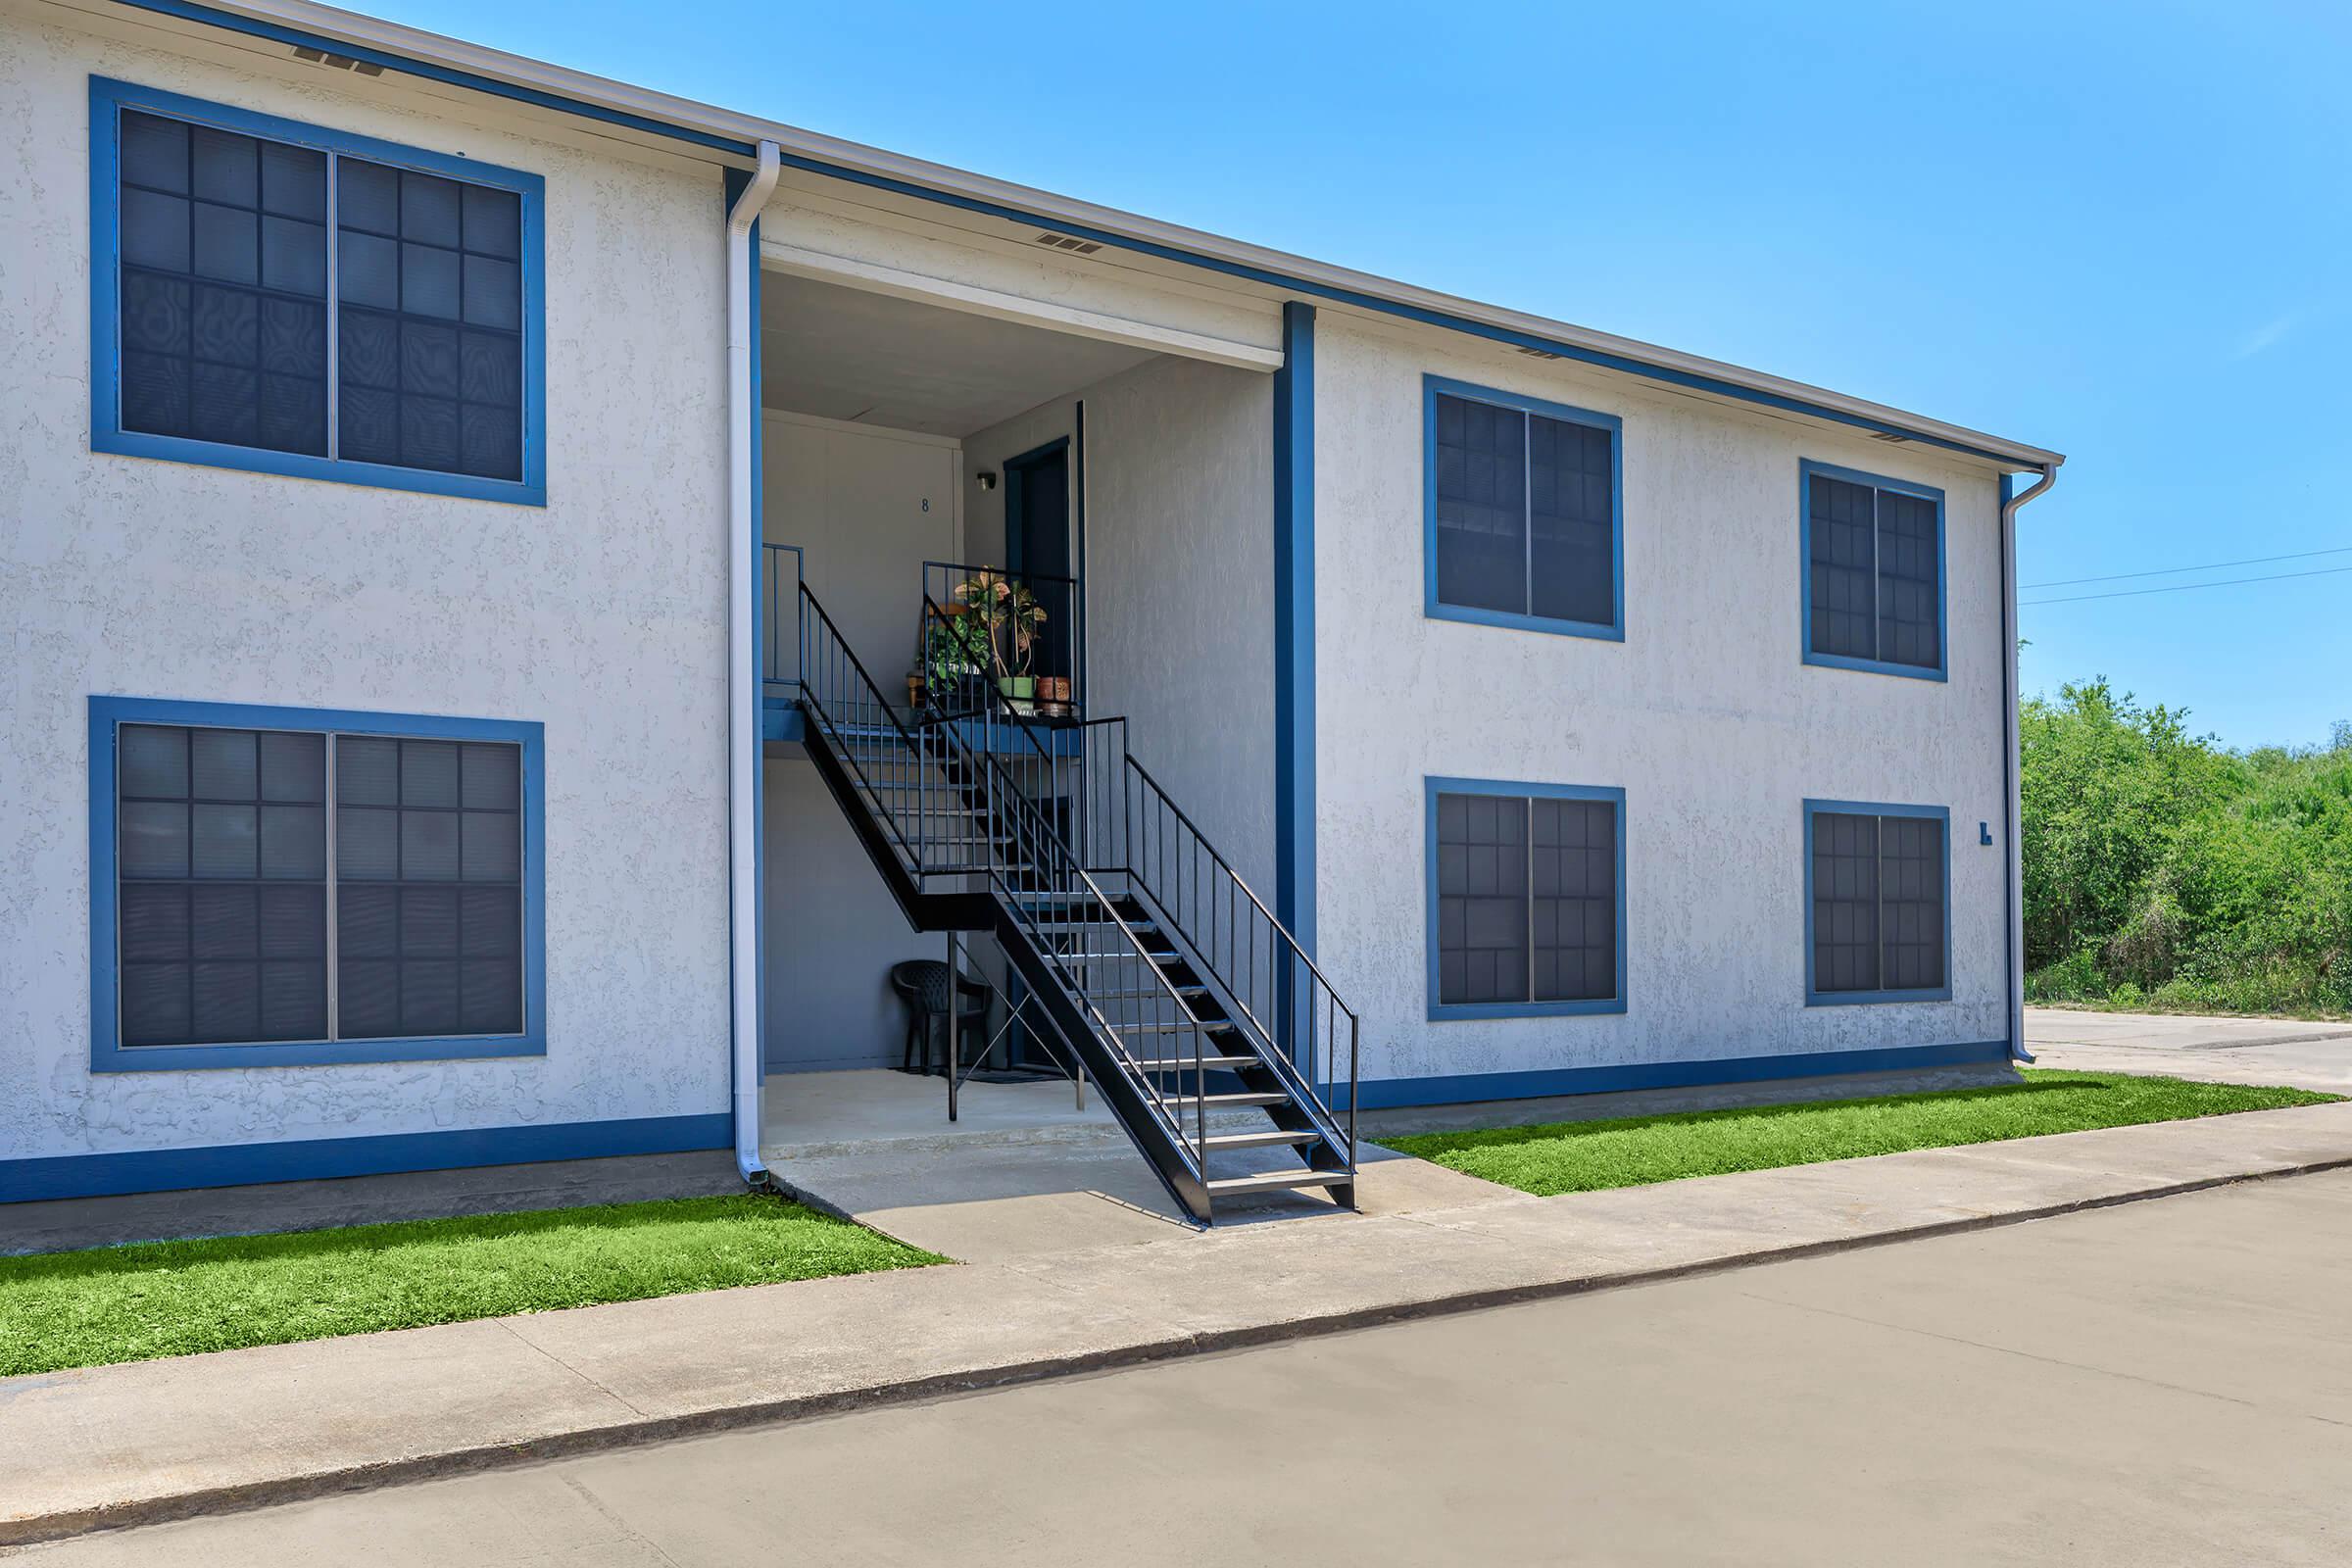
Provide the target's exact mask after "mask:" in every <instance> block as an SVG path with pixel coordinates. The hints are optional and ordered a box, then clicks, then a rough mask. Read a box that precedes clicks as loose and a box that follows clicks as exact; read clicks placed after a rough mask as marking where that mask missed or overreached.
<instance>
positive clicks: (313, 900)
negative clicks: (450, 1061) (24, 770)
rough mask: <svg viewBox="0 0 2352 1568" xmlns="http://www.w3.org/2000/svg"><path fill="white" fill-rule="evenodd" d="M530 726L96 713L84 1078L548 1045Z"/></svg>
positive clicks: (137, 703) (250, 711) (113, 709)
mask: <svg viewBox="0 0 2352 1568" xmlns="http://www.w3.org/2000/svg"><path fill="white" fill-rule="evenodd" d="M539 748H540V730H539V726H538V725H536V724H519V723H509V722H503V721H496V720H474V719H442V718H421V717H420V718H412V719H399V718H392V717H389V716H388V715H382V714H374V713H320V712H310V711H299V710H280V709H266V708H262V709H257V708H234V709H231V708H221V707H215V706H212V705H204V704H189V703H172V702H162V701H150V700H146V699H136V698H93V699H91V704H90V749H91V758H92V766H93V768H94V769H95V770H96V772H97V774H98V782H99V785H100V788H99V789H98V790H96V791H93V801H94V803H95V808H94V812H95V816H96V818H97V819H96V820H94V821H93V822H92V823H91V845H90V848H91V856H90V858H91V865H92V867H93V869H94V871H95V873H96V877H95V892H96V895H97V898H96V907H95V909H94V911H93V919H92V926H93V930H92V937H93V941H92V953H93V957H94V964H93V970H92V977H91V979H92V991H91V999H92V1012H93V1021H94V1024H95V1026H96V1036H95V1039H94V1043H93V1044H94V1050H93V1055H92V1064H93V1065H94V1066H96V1067H98V1068H100V1069H102V1070H113V1071H123V1070H132V1069H137V1068H143V1067H207V1066H253V1065H266V1064H276V1065H286V1064H290V1063H297V1062H326V1061H373V1060H395V1059H411V1058H417V1057H425V1056H478V1055H517V1054H536V1053H537V1052H538V1051H540V1050H541V1049H542V1042H543V1040H544V1035H543V1033H542V1031H541V1027H540V1024H539V1012H540V1004H539V1001H538V992H537V987H536V982H537V977H538V974H539V968H540V962H539V949H540V939H539V936H538V932H539V930H540V929H541V922H540V915H539V903H540V893H539V890H540V888H541V886H542V885H543V880H544V879H543V877H542V875H541V867H540V863H539V862H540V858H541V852H540V848H539V843H540V832H539V826H538V824H539V812H540V803H539V799H538V797H539V789H538V785H537V782H536V780H537V776H538V753H539Z"/></svg>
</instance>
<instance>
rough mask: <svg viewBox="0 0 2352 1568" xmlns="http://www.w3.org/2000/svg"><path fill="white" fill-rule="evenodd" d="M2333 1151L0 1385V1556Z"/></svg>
mask: <svg viewBox="0 0 2352 1568" xmlns="http://www.w3.org/2000/svg"><path fill="white" fill-rule="evenodd" d="M1405 1163H1406V1164H1407V1165H1409V1164H1410V1163H1412V1162H1405ZM2347 1165H2352V1103H2345V1104H2332V1105H2316V1106H2308V1107H2302V1108H2298V1109H2291V1110H2275V1111H2256V1112H2250V1113H2246V1114H2241V1115H2235V1116H2224V1117H2214V1118H2209V1119H2205V1120H2200V1121H2190V1122H2173V1123H2165V1124H2161V1125H2157V1126H2151V1127H2135V1128H2115V1129H2109V1130H2105V1131H2099V1132H2085V1133H2071V1134H2065V1135H2062V1136H2058V1137H2051V1138H2036V1139H2024V1140H2019V1141H2016V1142H2012V1143H2005V1144H1989V1145H1979V1146H1976V1147H1973V1148H1968V1149H1956V1150H1938V1151H1928V1152H1914V1153H1906V1154H1889V1155H1885V1156H1882V1157H1879V1158H1875V1159H1861V1160H1844V1161H1838V1162H1835V1163H1830V1164H1821V1165H1804V1166H1795V1167H1791V1168H1789V1169H1785V1170H1774V1171H1758V1172H1752V1173H1748V1174H1742V1175H1736V1176H1718V1177H1707V1178H1701V1179H1697V1180H1691V1181H1684V1182H1673V1183H1667V1184H1662V1185H1659V1186H1653V1187H1640V1188H1628V1189H1624V1190H1621V1191H1617V1192H1609V1193H1593V1194H1584V1195H1578V1196H1573V1197H1565V1198H1555V1199H1534V1198H1527V1197H1523V1196H1520V1195H1516V1194H1509V1193H1502V1194H1499V1195H1498V1196H1497V1195H1493V1194H1488V1193H1484V1192H1482V1194H1481V1200H1482V1201H1477V1202H1474V1203H1460V1202H1458V1201H1455V1200H1456V1199H1458V1196H1459V1195H1458V1193H1456V1194H1455V1198H1450V1199H1449V1198H1448V1197H1447V1196H1446V1195H1447V1193H1448V1192H1452V1191H1453V1190H1452V1189H1450V1188H1448V1187H1446V1186H1444V1185H1433V1184H1427V1183H1414V1182H1406V1181H1400V1182H1399V1183H1397V1191H1399V1192H1401V1193H1403V1194H1404V1195H1405V1196H1403V1197H1401V1198H1400V1199H1398V1200H1397V1206H1394V1207H1391V1208H1390V1209H1389V1211H1387V1212H1375V1213H1369V1214H1365V1215H1362V1216H1334V1217H1333V1218H1330V1219H1327V1220H1321V1221H1310V1222H1307V1223H1299V1224H1279V1225H1252V1226H1243V1227H1239V1228H1236V1229H1232V1230H1221V1231H1212V1232H1208V1233H1205V1234H1199V1235H1179V1236H1176V1237H1172V1238H1171V1239H1169V1240H1166V1241H1161V1242H1153V1243H1148V1244H1143V1245H1129V1246H1120V1247H1113V1248H1104V1249H1096V1250H1085V1251H1076V1252H1062V1253H1049V1254H1044V1255H1036V1254H1031V1255H1027V1256H1023V1257H1020V1258H1016V1259H1008V1260H1004V1261H997V1262H987V1263H976V1264H966V1265H961V1266H956V1267H943V1268H935V1269H924V1270H916V1271H912V1272H904V1273H888V1274H872V1275H862V1276H856V1277H852V1278H846V1279H834V1280H818V1281H809V1282H802V1283H796V1284H789V1285H774V1286H760V1287H756V1288H753V1289H748V1290H735V1291H719V1292H712V1293H710V1294H707V1295H701V1296H682V1297H671V1298H667V1299H662V1300H654V1301H638V1302H628V1303H623V1304H618V1305H613V1306H597V1307H584V1308H578V1309H575V1310H570V1311H563V1312H549V1313H543V1314H539V1315H535V1316H528V1317H516V1318H506V1319H499V1320H495V1321H490V1322H481V1323H465V1324H453V1325H449V1326H446V1327H441V1328H430V1329H416V1330H408V1331H402V1332H398V1333H389V1334H377V1335H362V1336H356V1337H353V1338H349V1339H341V1340H329V1341H320V1342H318V1343H314V1344H309V1345H292V1346H278V1347H270V1348H260V1349H251V1350H232V1351H225V1352H221V1353H219V1354H213V1355H200V1356H188V1357H184V1358H181V1359H177V1360H167V1361H152V1362H142V1363H134V1364H131V1365H126V1366H115V1367H98V1368H92V1369H88V1370H85V1371H77V1372H66V1373H55V1374H49V1375H45V1376H36V1377H23V1378H14V1379H7V1380H0V1544H7V1543H12V1542H25V1541H32V1540H41V1539H47V1538H53V1537H58V1536H65V1535H72V1534H75V1533H79V1532H82V1531H86V1530H90V1529H95V1528H103V1527H106V1526H108V1525H117V1524H130V1523H139V1522H147V1521H153V1520H158V1519H167V1518H173V1517H180V1516H184V1515H189V1514H195V1513H202V1512H209V1511H218V1510H221V1509H224V1508H233V1507H238V1506H251V1505H257V1504H260V1503H265V1502H275V1501H283V1500H288V1499H292V1498H297V1497H304V1496H315V1495H322V1494H326V1493H330V1492H336V1491H345V1490H350V1489H353V1488H358V1487H365V1486H369V1485H375V1484H382V1483H386V1482H392V1481H400V1480H410V1479H416V1478H420V1477H424V1476H429V1475H435V1474H447V1473H454V1472H459V1471H465V1470H469V1469H480V1468H485V1467H489V1466H493V1465H498V1464H505V1463H514V1462H517V1461H526V1460H531V1459H538V1458H550V1457H555V1456H558V1455H562V1454H567V1453H577V1452H582V1451H586V1450H591V1449H595V1448H600V1447H607V1446H616V1445H619V1444H625V1443H633V1442H647V1441H652V1440H656V1439H661V1438H667V1437H674V1436H681V1435H686V1434H691V1433H698V1432H709V1431H715V1430H719V1429H723V1428H727V1427H732V1426H742V1425H749V1424H753V1423H758V1422H766V1421H775V1420H781V1419H786V1418H790V1417H795V1416H801V1415H808V1414H812V1413H816V1412H820V1411H826V1410H835V1409H842V1408H846V1407H850V1406H854V1405H858V1404H867V1403H876V1402H882V1401H888V1400H904V1399H908V1398H915V1397H925V1396H933V1395H939V1394H945V1393H951V1392H956V1391H960V1390H965V1389H972V1388H981V1387H987V1386H991V1385H997V1384H1004V1383H1009V1382H1015V1381H1022V1380H1027V1379H1034V1378H1039V1377H1046V1376H1051V1375H1054V1374H1056V1373H1061V1372H1073V1371H1083V1370H1090V1369H1096V1368H1103V1367H1110V1366H1118V1365H1125V1364H1131V1363H1137V1362H1142V1361H1149V1360H1155V1359H1164V1358H1168V1357H1174V1356H1180V1355H1186V1354H1191V1353H1197V1352H1201V1351H1207V1350H1216V1349H1223V1348H1235V1347H1240V1346H1246V1345H1252V1344H1260V1343H1265V1342H1269V1341H1273V1340H1278V1339H1284V1338H1290V1337H1296V1336H1300V1335H1306V1334H1315V1333H1326V1332H1331V1331H1334V1330H1338V1329H1344V1328H1350V1327H1356V1326H1360V1325H1365V1324H1370V1323H1376V1322H1382V1321H1387V1320H1391V1319H1396V1318H1402V1317H1409V1316H1414V1315H1419V1314H1425V1313H1432V1312H1443V1311H1458V1310H1463V1309H1467V1308H1471V1307H1476V1306H1483V1305H1490V1304H1496V1303H1499V1302H1503V1301H1509V1300H1517V1299H1534V1298H1540V1297H1545V1296H1557V1295H1565V1294H1569V1293H1573V1292H1578V1291H1586V1290H1593V1289H1599V1288H1604V1287H1608V1286H1613V1285H1620V1284H1627V1283H1632V1282H1636V1281H1646V1280H1656V1279H1662V1278H1669V1277H1673V1276H1677V1275H1682V1274H1689V1273H1692V1272H1697V1271H1703V1270H1707V1269H1712V1268H1720V1267H1725V1266H1729V1265H1733V1264H1738V1263H1743V1262H1749V1261H1755V1260H1760V1259H1765V1258H1785V1257H1789V1256H1795V1255H1804V1254H1807V1253H1812V1252H1820V1251H1828V1250H1840V1249H1844V1248H1851V1247H1857V1246H1867V1245H1870V1244H1873V1243H1879V1242H1886V1241H1890V1240H1895V1239H1898V1238H1905V1237H1915V1236H1923V1235H1934V1234H1940V1233H1946V1232H1951V1231H1957V1230H1969V1229H1976V1228H1980V1227H1983V1226H1986V1225H1997V1224H2002V1223H2008V1222H2014V1221H2017V1220H2021V1219H2028V1218H2034V1217H2039V1216H2043V1215H2049V1214H2056V1213H2064V1212H2068V1211H2070V1210H2074V1209H2079V1208H2083V1207H2089V1206H2096V1205H2100V1204H2107V1203H2115V1202H2122V1201H2131V1200H2133V1199H2138V1198H2147V1197H2155V1196H2160V1195H2164V1194H2168V1193H2176V1192H2182V1191H2188V1190H2192V1189H2196V1188H2200V1187H2209V1186H2214V1185H2218V1184H2221V1183H2225V1182H2230V1181H2237V1180H2243V1179H2247V1178H2251V1177H2260V1176H2273V1175H2283V1174H2289V1173H2294V1172H2302V1171H2310V1170H2318V1169H2327V1168H2333V1167H2338V1166H2347ZM1403 1168H1404V1167H1403V1166H1399V1171H1400V1173H1401V1171H1402V1170H1403ZM1376 1169H1377V1168H1376V1167H1375V1168H1373V1169H1368V1170H1367V1180H1366V1184H1365V1186H1366V1191H1367V1194H1368V1195H1374V1197H1373V1206H1375V1207H1378V1206H1380V1201H1379V1200H1378V1198H1377V1196H1376V1195H1377V1190H1378V1187H1379V1182H1378V1178H1377V1176H1376V1175H1375V1174H1374V1170H1376ZM1421 1203H1429V1204H1432V1205H1434V1206H1415V1205H1417V1204H1421Z"/></svg>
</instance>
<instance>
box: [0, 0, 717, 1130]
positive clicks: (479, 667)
mask: <svg viewBox="0 0 2352 1568" xmlns="http://www.w3.org/2000/svg"><path fill="white" fill-rule="evenodd" d="M268 70H269V68H263V70H261V71H247V70H241V69H236V68H233V67H230V66H226V65H220V64H214V63H211V62H210V61H207V60H199V59H193V58H187V57H181V56H176V55H172V54H167V53H159V52H155V51H151V50H148V49H144V48H139V47H133V46H131V45H128V44H125V43H121V42H117V41H113V40H111V39H107V38H102V37H99V36H95V35H92V34H89V33H84V32H81V31H78V30H75V29H73V28H71V27H68V26H65V25H49V24H47V23H46V22H43V21H40V20H37V19H34V18H31V17H28V16H27V15H26V14H25V13H24V12H23V11H21V10H17V9H11V10H10V11H9V12H8V13H7V14H5V15H0V232H5V233H6V234H7V235H8V236H9V237H8V243H7V247H6V254H5V258H4V259H0V624H5V625H6V626H7V627H8V628H9V630H10V634H11V635H12V637H13V646H12V647H11V649H10V654H11V657H10V660H9V664H8V674H7V684H6V686H5V688H0V698H4V699H5V703H6V710H5V713H6V716H5V720H4V721H0V803H5V809H4V811H0V1157H24V1156H40V1155H50V1154H72V1153H82V1152H111V1151H119V1150H139V1149H169V1148H182V1147H199V1146H207V1145H216V1144H241V1143H254V1142H262V1141H268V1140H275V1139H294V1138H316V1137H336V1136H351V1135H363V1134H390V1133H406V1132H422V1131H433V1130H440V1129H453V1128H475V1127H496V1126H506V1125H514V1124H517V1123H532V1122H564V1121H584V1120H596V1119H604V1118H618V1117H638V1116H660V1115H676V1114H691V1113H703V1112H714V1111H722V1110H724V1109H725V1108H726V1104H727V1097H726V1071H727V1053H726V1028H727V1020H726V1010H727V906H726V811H725V784H726V768H725V753H726V736H725V692H726V686H725V657H726V623H725V612H726V558H725V553H724V540H725V528H726V519H725V493H724V483H725V425H724V419H723V408H724V402H723V399H724V391H725V388H724V331H723V321H724V310H723V303H724V302H723V285H724V271H723V267H724V252H723V249H722V244H721V224H720V205H721V200H720V188H719V181H718V178H717V175H716V174H715V172H711V171H700V172H697V171H692V170H690V169H688V167H687V166H685V165H682V164H681V165H677V166H675V168H674V169H672V168H669V167H664V166H662V165H661V164H660V162H659V161H650V162H649V161H622V160H620V159H618V158H615V157H612V156H608V155H603V154H599V153H594V152H591V151H587V150H585V149H587V148H588V147H590V146H592V145H593V144H592V143H591V142H590V141H588V140H587V139H586V138H582V139H580V140H579V141H578V142H576V143H565V142H560V141H556V140H548V139H542V138H540V137H539V136H537V135H533V134H530V133H528V132H526V131H523V130H520V129H517V128H515V127H514V126H513V125H502V124H500V123H488V124H471V123H462V122H461V121H459V120H456V119H453V118H451V117H452V116H453V115H461V116H462V115H466V114H469V113H472V112H473V111H472V110H470V109H468V108H466V107H465V106H464V105H459V106H457V107H455V108H453V107H452V105H451V104H450V102H449V101H448V100H441V101H439V102H438V103H437V105H436V106H435V109H434V112H432V113H429V114H428V113H423V112H417V111H413V110H411V109H408V108H404V107H401V105H402V104H403V102H404V100H402V99H401V98H400V97H399V95H398V93H397V92H396V91H395V90H394V89H393V88H392V86H391V85H390V84H389V83H383V84H375V85H366V84H358V83H355V84H353V85H352V86H351V87H348V88H346V87H341V86H339V85H338V84H337V83H338V78H337V77H336V76H335V75H334V74H333V73H326V72H322V71H316V70H314V69H313V68H305V67H302V66H299V65H296V64H294V63H293V62H290V61H289V62H287V63H285V65H284V67H283V68H282V71H283V73H284V74H282V75H281V74H276V73H266V72H268ZM306 71H309V72H310V74H309V75H307V76H306V75H304V74H303V73H305V72H306ZM93 73H96V74H104V75H111V76H117V77H122V78H125V79H128V80H132V81H137V82H143V83H152V84H154V85H156V86H160V87H164V88H169V89H172V90H174V91H178V92H183V93H188V94H192V95H195V96H198V97H203V98H207V99H211V100H213V101H216V102H221V103H224V104H230V105H235V106H239V107H243V108H249V109H253V110H258V111H261V112H265V113H270V114H275V115H281V116H285V117H288V118H291V119H296V120H302V121H307V122H311V123H320V124H326V125H332V126H335V127H338V128H343V129H348V130H353V131H358V132H362V133H365V134H368V135H372V136H379V137H384V138H387V139H389V140H393V141H397V142H402V143H406V144H409V145H414V146H417V147H422V148H428V149H432V150H435V151H439V152H446V153H463V154H466V155H469V156H473V157H478V158H483V159H486V160H489V161H491V162H495V163H498V164H502V165H506V166H509V167H512V168H516V169H523V170H530V171H533V172H538V173H540V174H542V175H544V176H545V178H546V181H547V234H546V237H547V258H548V263H547V279H546V282H547V290H546V292H547V315H546V335H547V371H548V412H547V434H548V440H549V460H548V497H549V500H548V505H547V507H546V508H545V509H544V510H540V509H533V508H522V507H511V506H504V505H498V504H491V503H483V502H469V501H461V500H453V499H446V498H440V497H432V496H424V495H417V494H412V493H408V492H403V491H391V490H376V489H368V488H362V487H358V486H351V485H340V484H327V483H318V482H311V481H303V480H293V479H284V478H275V477H268V476H262V475H255V474H248V473H242V472H235V471H231V470H227V469H218V468H208V467H201V466H190V465H184V464H174V463H160V462H150V461H143V460H138V459H130V458H121V457H101V456H93V455H92V454H91V453H90V451H89V431H88V419H89V412H88V411H89V343H88V331H89V268H90V240H89V217H88V213H87V206H88V204H87V202H86V200H85V199H84V195H83V193H84V192H85V191H86V189H87V158H88V147H87V139H88V138H87V115H88V111H87V98H86V93H87V85H86V83H87V78H88V77H89V76H90V75H91V74H93ZM340 80H341V81H345V82H349V81H351V78H349V77H343V78H340ZM406 101H407V102H418V101H417V100H406ZM93 693H119V694H129V695H139V696H150V697H167V698H178V699H186V700H192V701H208V702H240V703H261V704H272V705H290V706H300V707H317V708H353V709H372V710H380V711H394V712H417V713H435V714H459V715H466V716H474V717H491V718H515V719H535V720H539V721H541V722H543V723H544V724H545V725H546V741H547V757H546V761H547V811H546V817H547V854H546V903H547V954H546V957H547V970H548V973H547V987H546V991H547V999H548V1002H547V1007H548V1016H547V1020H546V1021H547V1041H548V1048H547V1054H546V1056H545V1057H544V1058H523V1059H510V1060H498V1061H476V1062H413V1063H403V1064H398V1065H381V1066H377V1065H361V1066H330V1067H300V1068H259V1069H247V1070H229V1071H213V1072H166V1073H152V1074H149V1073H133V1074H123V1075H111V1076H93V1075H92V1074H91V1073H90V1071H89V1005H88V996H89V986H90V977H89V958H88V953H89V944H88V922H89V913H90V889H89V885H88V864H87V861H88V854H87V843H88V839H87V812H88V796H87V790H88V777H89V773H88V757H87V739H86V726H87V706H86V705H87V699H88V697H89V696H90V695H91V694H93Z"/></svg>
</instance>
